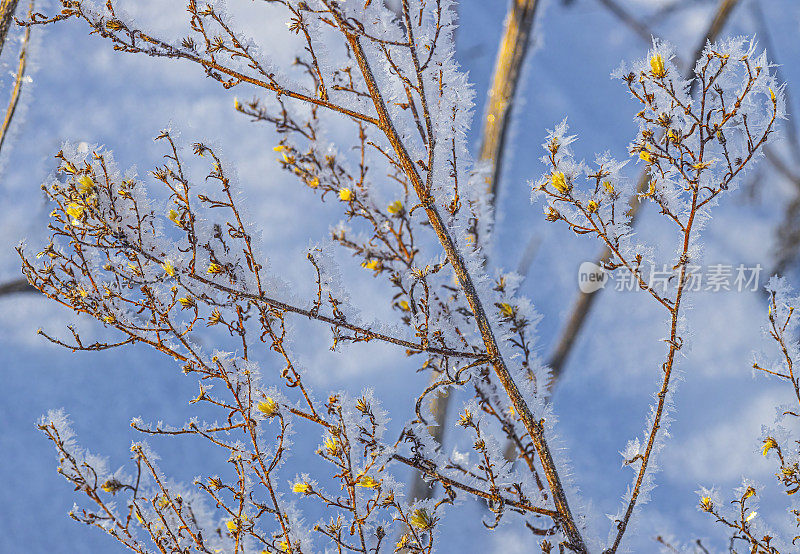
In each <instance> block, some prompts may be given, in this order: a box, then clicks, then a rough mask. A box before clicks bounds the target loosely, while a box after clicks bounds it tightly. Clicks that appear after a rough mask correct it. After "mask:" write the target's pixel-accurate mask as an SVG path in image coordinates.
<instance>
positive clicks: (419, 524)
mask: <svg viewBox="0 0 800 554" xmlns="http://www.w3.org/2000/svg"><path fill="white" fill-rule="evenodd" d="M408 521H409V523H411V525H413V526H414V527H416V528H417V529H421V530H423V531H427V530H428V529H430V528H431V527H433V524H434V523H435V522H434V520H433V518H432V517H431V516H430V514H429V513H428V510H426V509H425V508H418V509H416V510H414V513H413V514H412V515H411V518H409V520H408Z"/></svg>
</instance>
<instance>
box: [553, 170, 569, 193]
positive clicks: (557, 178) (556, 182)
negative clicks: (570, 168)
mask: <svg viewBox="0 0 800 554" xmlns="http://www.w3.org/2000/svg"><path fill="white" fill-rule="evenodd" d="M550 182H551V183H553V188H555V189H556V190H557V191H558V192H560V193H561V194H567V193H568V192H569V191H570V189H571V188H572V187H571V185H570V184H569V183H568V182H567V178H566V176H565V175H564V172H563V171H556V172H555V173H553V174H552V175H550Z"/></svg>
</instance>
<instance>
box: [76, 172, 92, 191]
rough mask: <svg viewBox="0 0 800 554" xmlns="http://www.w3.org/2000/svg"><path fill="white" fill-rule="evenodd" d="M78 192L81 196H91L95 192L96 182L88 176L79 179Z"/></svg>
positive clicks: (84, 175)
mask: <svg viewBox="0 0 800 554" xmlns="http://www.w3.org/2000/svg"><path fill="white" fill-rule="evenodd" d="M77 180H78V192H80V193H81V194H89V193H90V192H92V191H93V190H94V181H92V178H91V177H89V176H88V175H86V174H83V175H81V176H80V177H78V179H77Z"/></svg>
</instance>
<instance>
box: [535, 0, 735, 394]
mask: <svg viewBox="0 0 800 554" xmlns="http://www.w3.org/2000/svg"><path fill="white" fill-rule="evenodd" d="M738 3H739V0H721V1H720V4H719V7H718V8H717V12H716V14H715V15H714V19H712V20H711V23H710V24H709V26H708V29H707V30H706V33H705V36H704V37H703V39H702V40H701V41H700V43H699V46H698V47H697V49H696V50H695V57H694V58H693V60H696V59H697V58H698V57H699V56H700V55H701V54H702V52H703V49H704V48H705V46H706V44H707V43H709V42H714V41H715V40H716V38H717V36H718V35H719V33H720V32H721V31H722V28H723V27H724V26H725V23H726V22H727V21H728V19H729V18H730V15H731V13H732V12H733V9H734V8H735V7H736V5H737V4H738ZM684 67H686V68H687V69H686V78H689V77H690V76H691V75H692V73H693V71H694V66H693V65H685V64H684ZM649 183H650V180H649V178H648V176H647V172H646V170H645V171H643V172H642V174H641V175H640V176H639V181H638V184H637V194H635V195H633V196H631V203H630V218H631V219H630V225H631V226H633V225H635V224H636V221H637V219H638V214H639V208H640V206H641V203H640V202H639V194H642V193H645V192H647V187H648V186H649ZM611 254H612V253H611V251H610V250H609V249H608V248H605V249H604V250H603V252H602V253H601V254H600V255H599V256H598V257H597V259H596V260H595V262H596V263H597V264H598V265H600V264H601V263H602V262H603V260H607V259H608V258H609V257H610V256H611ZM600 290H602V289H600ZM598 293H599V291H595V292H590V293H585V292H580V293H578V297H577V298H576V300H575V302H574V303H573V305H572V310H570V315H569V316H568V317H567V325H566V327H565V328H564V331H563V332H562V333H561V338H560V339H559V341H558V343H557V344H556V347H555V349H554V351H553V354H552V357H551V358H550V362H549V365H550V368H551V369H552V371H553V380H552V381H551V385H550V386H551V387H552V386H553V385H554V384H555V383H556V382H557V381H558V378H559V377H560V376H561V373H562V372H563V371H564V367H565V365H566V361H567V359H568V358H569V355H570V353H571V352H572V348H573V346H574V345H575V341H576V339H577V337H578V335H579V334H580V332H581V329H582V328H583V325H584V324H585V323H586V319H587V317H588V316H589V312H590V311H591V309H592V306H593V305H594V299H593V298H591V297H593V296H596V295H597V294H598Z"/></svg>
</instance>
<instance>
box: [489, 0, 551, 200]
mask: <svg viewBox="0 0 800 554" xmlns="http://www.w3.org/2000/svg"><path fill="white" fill-rule="evenodd" d="M538 6H539V0H511V5H510V6H509V8H508V14H507V15H506V20H505V24H504V26H503V37H502V38H501V39H500V46H499V47H498V49H497V59H496V61H495V64H494V76H493V77H492V86H491V88H490V89H489V96H488V98H487V101H486V110H485V112H486V113H485V114H484V116H483V137H482V139H481V149H480V154H479V159H480V160H481V161H482V162H486V163H488V164H489V165H490V172H489V177H487V180H486V190H487V192H491V194H492V197H493V198H494V197H495V196H497V190H498V186H499V184H500V172H501V170H502V160H503V153H504V150H505V142H506V136H507V135H508V126H509V123H510V121H511V107H512V106H513V104H514V95H515V93H516V91H517V86H518V85H519V76H520V71H521V70H522V64H523V62H524V61H525V54H526V53H527V51H528V44H529V42H530V40H529V39H530V33H531V28H532V27H533V21H534V17H535V16H536V8H537V7H538Z"/></svg>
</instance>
